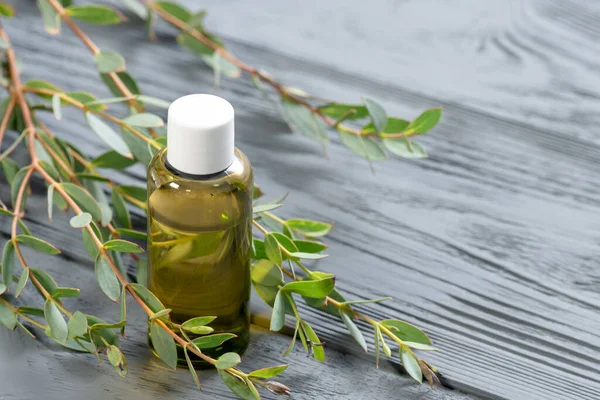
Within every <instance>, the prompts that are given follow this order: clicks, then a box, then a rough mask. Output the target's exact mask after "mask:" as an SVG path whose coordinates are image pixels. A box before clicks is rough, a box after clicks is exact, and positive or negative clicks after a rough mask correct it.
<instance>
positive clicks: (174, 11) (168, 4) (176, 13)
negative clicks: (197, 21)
mask: <svg viewBox="0 0 600 400" xmlns="http://www.w3.org/2000/svg"><path fill="white" fill-rule="evenodd" d="M154 6H155V7H158V8H159V9H160V10H162V11H164V12H166V13H167V14H169V15H171V16H172V17H175V18H177V19H178V20H180V21H182V22H186V23H187V22H188V21H189V20H190V18H191V16H192V14H191V13H190V12H189V11H188V10H187V9H186V8H185V7H183V6H181V5H179V4H177V3H175V2H172V1H157V2H155V3H154Z"/></svg>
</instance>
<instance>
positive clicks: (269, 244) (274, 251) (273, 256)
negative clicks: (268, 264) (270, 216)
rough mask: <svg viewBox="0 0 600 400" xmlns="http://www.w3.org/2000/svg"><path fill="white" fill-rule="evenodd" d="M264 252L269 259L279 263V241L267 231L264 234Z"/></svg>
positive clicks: (280, 257)
mask: <svg viewBox="0 0 600 400" xmlns="http://www.w3.org/2000/svg"><path fill="white" fill-rule="evenodd" d="M265 252H266V253H267V257H268V258H269V260H271V261H272V262H273V263H275V264H277V265H281V260H282V256H281V249H280V248H279V242H278V241H277V239H276V238H275V236H273V234H272V233H268V234H267V235H266V236H265Z"/></svg>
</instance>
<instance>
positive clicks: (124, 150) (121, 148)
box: [85, 112, 130, 157]
mask: <svg viewBox="0 0 600 400" xmlns="http://www.w3.org/2000/svg"><path fill="white" fill-rule="evenodd" d="M85 119H86V121H87V123H88V125H89V126H90V128H92V130H93V131H94V132H95V133H96V134H97V135H98V136H99V137H100V139H102V140H103V141H104V142H105V143H106V144H107V145H109V146H110V147H111V148H113V149H114V150H115V151H117V152H118V153H120V154H121V155H123V156H125V157H127V155H128V154H129V153H130V151H129V147H127V145H126V144H125V142H124V141H123V139H122V138H121V137H120V136H119V135H118V134H117V132H115V131H114V130H113V129H112V128H111V127H110V126H109V125H108V124H107V123H106V122H104V121H103V120H101V119H100V118H98V117H97V116H95V115H94V114H92V113H90V112H86V113H85Z"/></svg>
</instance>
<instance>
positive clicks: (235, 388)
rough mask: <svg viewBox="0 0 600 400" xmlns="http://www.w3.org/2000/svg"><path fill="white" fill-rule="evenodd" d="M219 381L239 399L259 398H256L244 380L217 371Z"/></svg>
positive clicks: (257, 399) (257, 398)
mask: <svg viewBox="0 0 600 400" xmlns="http://www.w3.org/2000/svg"><path fill="white" fill-rule="evenodd" d="M218 372H219V376H220V377H221V380H222V381H223V383H225V385H227V387H228V388H229V389H231V391H232V392H233V393H234V394H235V395H236V396H238V397H239V398H241V399H244V400H259V399H260V397H256V395H255V394H254V392H253V391H252V389H250V387H249V386H248V384H247V383H246V381H245V380H243V379H242V378H240V377H237V376H234V375H231V374H230V373H228V372H227V371H225V370H221V369H219V370H218Z"/></svg>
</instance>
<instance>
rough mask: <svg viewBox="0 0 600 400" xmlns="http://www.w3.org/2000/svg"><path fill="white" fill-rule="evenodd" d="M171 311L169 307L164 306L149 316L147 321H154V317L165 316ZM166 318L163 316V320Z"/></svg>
mask: <svg viewBox="0 0 600 400" xmlns="http://www.w3.org/2000/svg"><path fill="white" fill-rule="evenodd" d="M171 311H173V310H171V309H170V308H165V309H164V310H160V311H159V312H157V313H155V314H152V315H151V316H149V317H148V321H154V320H155V319H159V318H162V317H165V316H167V315H169V313H170V312H171ZM166 320H168V318H163V321H166Z"/></svg>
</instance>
